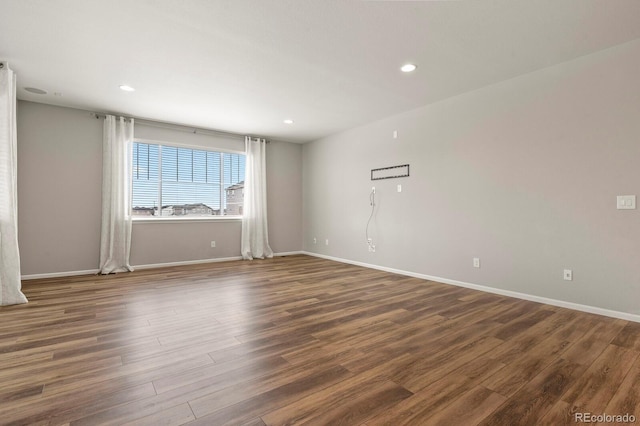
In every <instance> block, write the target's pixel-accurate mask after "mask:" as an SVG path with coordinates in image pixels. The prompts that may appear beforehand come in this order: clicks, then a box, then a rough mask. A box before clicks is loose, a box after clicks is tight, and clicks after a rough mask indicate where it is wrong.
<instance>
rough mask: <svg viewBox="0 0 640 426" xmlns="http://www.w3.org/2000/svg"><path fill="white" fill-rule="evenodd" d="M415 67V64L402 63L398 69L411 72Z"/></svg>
mask: <svg viewBox="0 0 640 426" xmlns="http://www.w3.org/2000/svg"><path fill="white" fill-rule="evenodd" d="M416 68H418V67H417V66H415V65H414V64H404V65H403V66H402V67H401V68H400V70H402V72H411V71H415V70H416Z"/></svg>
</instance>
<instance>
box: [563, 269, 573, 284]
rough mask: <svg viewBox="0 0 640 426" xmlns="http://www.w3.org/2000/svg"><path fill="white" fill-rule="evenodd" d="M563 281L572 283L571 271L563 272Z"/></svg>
mask: <svg viewBox="0 0 640 426" xmlns="http://www.w3.org/2000/svg"><path fill="white" fill-rule="evenodd" d="M564 280H565V281H573V271H572V270H571V269H565V270H564Z"/></svg>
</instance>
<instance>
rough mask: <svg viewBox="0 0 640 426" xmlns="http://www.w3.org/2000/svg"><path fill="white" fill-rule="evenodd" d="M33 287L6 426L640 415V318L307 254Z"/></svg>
mask: <svg viewBox="0 0 640 426" xmlns="http://www.w3.org/2000/svg"><path fill="white" fill-rule="evenodd" d="M24 291H25V293H26V294H27V296H28V297H29V299H30V303H29V304H28V305H22V306H12V307H5V308H1V309H0V423H2V424H16V425H18V424H19V425H24V424H29V425H31V424H52V425H58V424H71V425H97V424H148V425H160V424H163V425H179V424H190V425H195V424H198V425H200V424H202V425H225V424H231V425H246V426H249V425H264V424H267V425H284V424H317V425H338V424H345V425H368V426H373V425H383V424H384V425H394V426H395V425H405V424H406V425H430V424H434V425H444V424H451V425H475V424H482V425H560V424H575V422H574V420H575V419H574V413H580V412H589V413H593V414H602V413H607V414H625V413H629V414H634V415H635V416H636V418H640V357H639V355H640V324H638V323H632V322H627V321H623V320H617V319H612V318H606V317H600V316H597V315H591V314H586V313H582V312H576V311H571V310H567V309H563V308H558V307H553V306H548V305H542V304H538V303H533V302H527V301H522V300H518V299H511V298H507V297H501V296H497V295H492V294H486V293H482V292H478V291H473V290H468V289H463V288H458V287H454V286H449V285H444V284H438V283H434V282H429V281H424V280H420V279H416V278H410V277H405V276H400V275H394V274H389V273H385V272H381V271H376V270H371V269H365V268H361V267H357V266H352V265H347V264H342V263H336V262H331V261H327V260H323V259H317V258H313V257H308V256H290V257H283V258H276V259H272V260H264V261H262V260H255V261H251V262H243V261H236V262H226V263H217V264H206V265H195V266H188V267H179V268H178V267H176V268H168V269H156V270H146V271H138V272H134V273H131V274H118V275H115V276H107V277H100V276H84V277H73V278H64V279H49V280H39V281H29V282H25V283H24ZM637 421H639V422H640V419H638V420H637Z"/></svg>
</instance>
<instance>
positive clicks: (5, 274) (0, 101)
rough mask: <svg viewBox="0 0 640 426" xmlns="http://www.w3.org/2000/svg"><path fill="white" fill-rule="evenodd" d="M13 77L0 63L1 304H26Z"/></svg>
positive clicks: (5, 66) (3, 63)
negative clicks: (21, 273) (22, 262)
mask: <svg viewBox="0 0 640 426" xmlns="http://www.w3.org/2000/svg"><path fill="white" fill-rule="evenodd" d="M17 144H18V140H17V137H16V76H15V74H14V73H13V71H11V70H10V69H9V66H8V65H7V63H6V62H0V305H15V304H18V303H27V298H26V297H25V296H24V294H22V291H20V288H21V284H20V252H19V250H18V184H17V171H18V164H17V155H16V152H17V146H18V145H17Z"/></svg>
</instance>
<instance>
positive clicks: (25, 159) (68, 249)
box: [17, 101, 302, 276]
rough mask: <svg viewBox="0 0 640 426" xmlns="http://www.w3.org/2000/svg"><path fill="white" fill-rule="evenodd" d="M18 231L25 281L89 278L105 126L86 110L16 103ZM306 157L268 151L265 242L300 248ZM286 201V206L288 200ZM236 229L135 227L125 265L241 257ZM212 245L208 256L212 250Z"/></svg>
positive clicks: (224, 225)
mask: <svg viewBox="0 0 640 426" xmlns="http://www.w3.org/2000/svg"><path fill="white" fill-rule="evenodd" d="M17 119H18V215H19V216H18V226H19V235H18V238H19V244H20V256H21V267H22V275H23V276H24V275H37V274H54V273H65V272H75V271H89V270H95V269H97V268H98V262H99V252H100V219H101V195H100V191H101V181H102V125H103V120H101V119H100V120H98V119H96V118H95V117H93V116H92V115H91V114H90V113H89V112H87V111H81V110H76V109H70V108H62V107H56V106H51V105H44V104H38V103H33V102H25V101H20V102H18V111H17ZM136 136H142V137H145V138H150V139H156V140H161V141H162V140H165V141H169V142H171V141H178V140H177V139H176V138H180V141H181V142H183V143H186V144H191V145H200V146H211V147H214V148H224V149H236V150H243V147H244V143H243V142H242V140H241V139H235V140H229V139H225V138H222V139H220V137H216V136H211V135H194V134H193V133H186V132H182V131H175V130H170V129H164V128H162V129H161V128H151V127H148V126H137V127H136ZM301 158H302V148H301V146H300V145H297V144H291V143H286V142H278V141H274V142H272V143H270V144H269V145H268V147H267V186H268V200H267V202H268V208H269V210H268V214H269V227H270V230H269V231H270V242H271V246H272V248H273V250H274V251H275V252H279V253H282V252H290V251H299V250H300V249H301V241H302V237H301V235H302V214H301V211H302V208H301V205H302V192H301V180H302V179H301V176H302V169H301V164H302V159H301ZM285 195H286V197H285ZM240 234H241V223H240V221H238V220H236V221H222V222H213V221H208V222H187V223H134V225H133V232H132V247H131V263H132V264H133V265H149V264H159V263H172V262H187V261H198V260H206V259H216V258H224V257H231V256H240ZM211 240H215V241H216V246H217V247H216V248H211V246H210V241H211Z"/></svg>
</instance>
